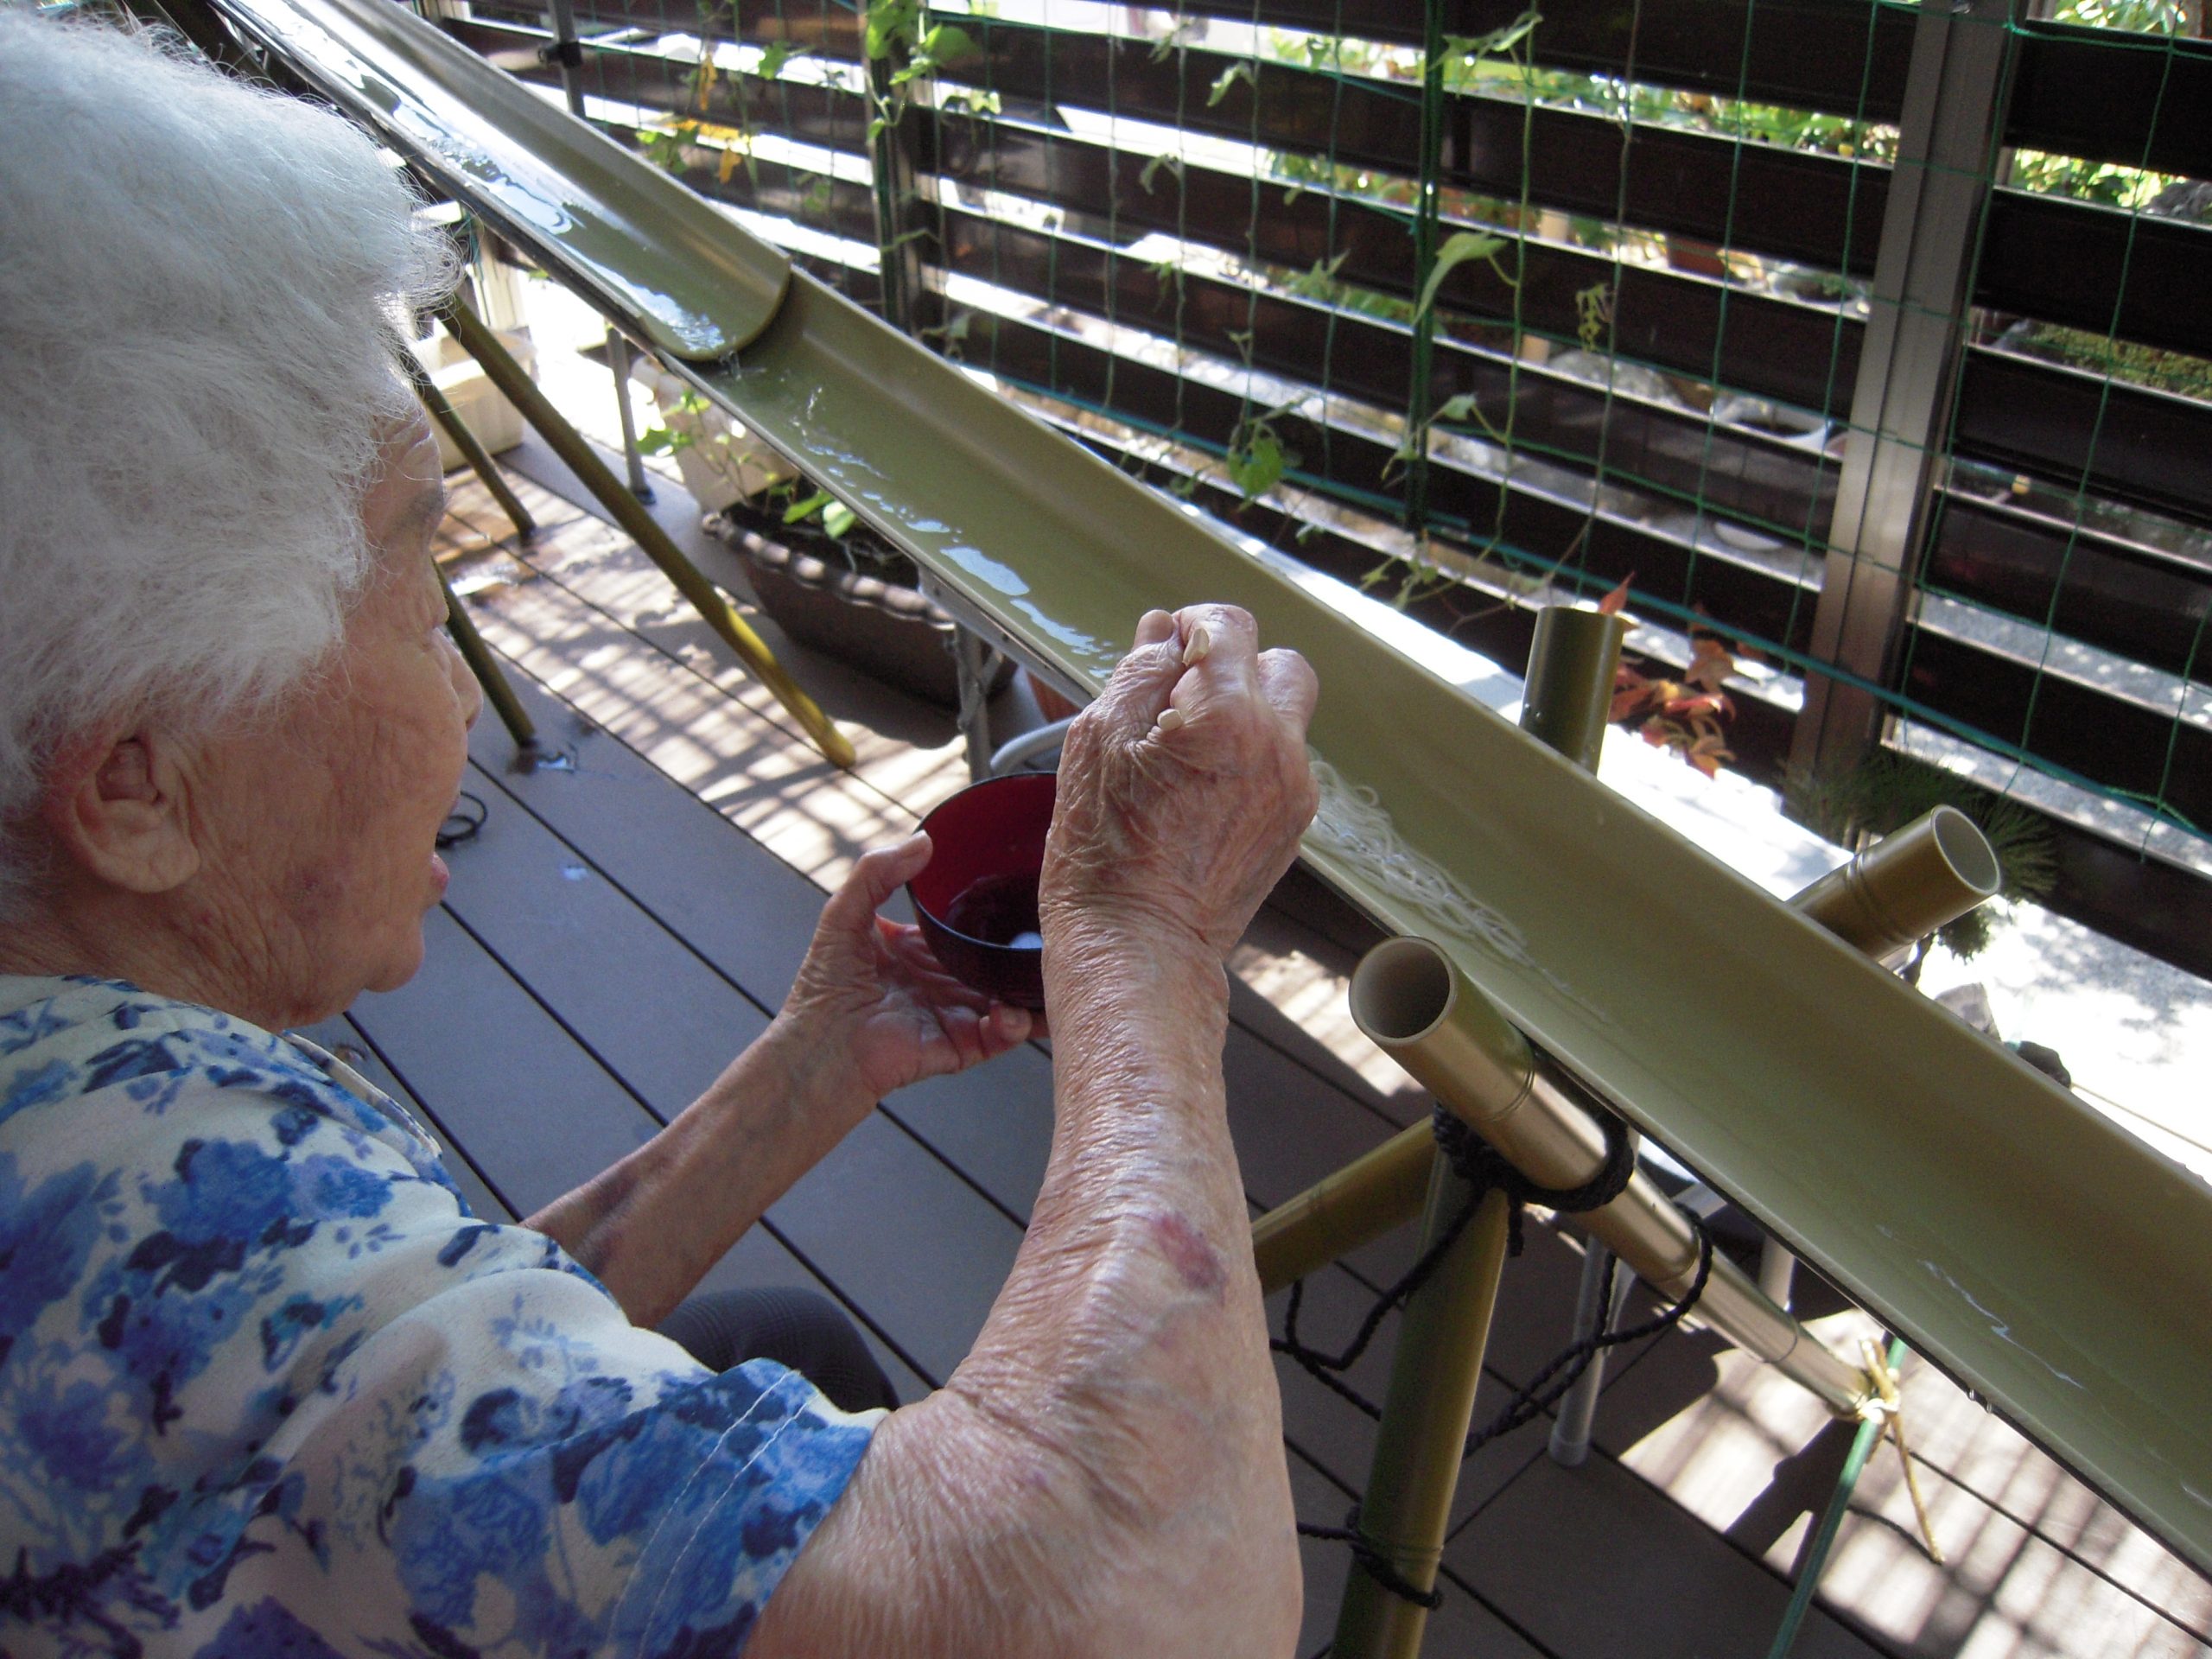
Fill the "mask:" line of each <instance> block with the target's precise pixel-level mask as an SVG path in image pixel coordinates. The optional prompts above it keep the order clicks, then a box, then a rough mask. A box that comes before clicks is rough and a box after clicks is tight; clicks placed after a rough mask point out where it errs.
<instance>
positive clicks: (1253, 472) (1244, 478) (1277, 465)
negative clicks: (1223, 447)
mask: <svg viewBox="0 0 2212 1659" xmlns="http://www.w3.org/2000/svg"><path fill="white" fill-rule="evenodd" d="M1289 462H1290V457H1289V455H1288V454H1287V453H1286V452H1285V451H1284V449H1283V447H1282V444H1281V442H1280V441H1279V440H1278V439H1277V438H1276V437H1275V435H1274V433H1272V432H1270V431H1268V429H1266V428H1265V427H1262V428H1260V429H1258V430H1257V431H1255V432H1254V433H1253V434H1252V435H1251V436H1250V439H1249V442H1246V444H1245V445H1244V447H1243V449H1241V450H1237V449H1231V450H1230V452H1229V454H1227V455H1225V456H1224V457H1223V461H1222V464H1223V465H1224V467H1226V468H1227V470H1228V473H1229V481H1230V483H1232V484H1234V485H1235V486H1236V493H1238V494H1239V495H1241V496H1243V498H1244V499H1246V500H1247V501H1256V500H1258V499H1260V498H1261V497H1262V496H1263V495H1265V494H1266V493H1268V491H1269V490H1272V489H1273V488H1274V486H1276V485H1278V484H1280V483H1281V482H1282V475H1283V471H1284V469H1285V468H1286V467H1287V466H1288V465H1289Z"/></svg>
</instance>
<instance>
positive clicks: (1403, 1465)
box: [1329, 1159, 1508, 1659]
mask: <svg viewBox="0 0 2212 1659" xmlns="http://www.w3.org/2000/svg"><path fill="white" fill-rule="evenodd" d="M1470 1196H1471V1188H1470V1187H1469V1186H1468V1185H1467V1183H1466V1182H1465V1180H1463V1179H1460V1177H1459V1175H1458V1173H1455V1172H1454V1171H1453V1170H1452V1166H1450V1165H1449V1164H1447V1163H1446V1162H1445V1161H1444V1160H1441V1159H1439V1160H1436V1161H1435V1166H1434V1169H1433V1172H1432V1173H1431V1176H1430V1180H1429V1188H1428V1208H1427V1214H1426V1217H1425V1219H1424V1221H1423V1224H1422V1226H1421V1249H1423V1250H1424V1251H1426V1250H1427V1249H1428V1248H1429V1246H1430V1245H1431V1244H1432V1243H1434V1241H1435V1240H1436V1239H1437V1238H1438V1237H1439V1236H1440V1235H1441V1234H1442V1232H1443V1230H1445V1229H1446V1228H1447V1227H1449V1226H1450V1225H1451V1224H1452V1219H1453V1218H1454V1217H1457V1216H1458V1215H1459V1211H1461V1210H1462V1209H1463V1208H1464V1207H1465V1205H1466V1203H1467V1200H1468V1198H1469V1197H1470ZM1507 1210H1508V1201H1507V1198H1506V1196H1505V1194H1504V1193H1503V1192H1498V1191H1497V1190H1495V1189H1493V1190H1492V1191H1491V1192H1485V1193H1484V1194H1483V1196H1482V1200H1481V1202H1480V1204H1479V1205H1478V1206H1477V1207H1476V1210H1475V1215H1474V1218H1473V1220H1471V1221H1470V1222H1469V1223H1468V1224H1467V1226H1466V1229H1465V1231H1463V1232H1462V1233H1461V1234H1460V1235H1459V1239H1458V1240H1457V1242H1455V1243H1453V1244H1452V1248H1451V1249H1449V1250H1447V1251H1446V1252H1445V1255H1444V1258H1443V1259H1442V1260H1441V1261H1440V1262H1438V1263H1437V1264H1436V1270H1435V1271H1434V1272H1433V1273H1432V1274H1430V1275H1429V1277H1428V1280H1427V1282H1426V1283H1425V1284H1423V1285H1422V1286H1421V1288H1420V1289H1419V1290H1416V1291H1415V1292H1414V1294H1413V1296H1412V1297H1411V1299H1410V1300H1408V1302H1407V1303H1406V1312H1405V1325H1404V1327H1403V1329H1402V1330H1401V1331H1400V1332H1398V1348H1397V1352H1396V1353H1395V1355H1394V1356H1393V1357H1392V1359H1391V1362H1390V1390H1389V1394H1388V1395H1386V1396H1385V1397H1384V1402H1383V1421H1382V1424H1381V1426H1380V1427H1378V1428H1377V1430H1376V1440H1375V1461H1374V1464H1373V1466H1372V1467H1371V1468H1370V1471H1369V1472H1368V1477H1367V1497H1366V1498H1365V1500H1364V1501H1363V1503H1361V1505H1360V1511H1359V1532H1360V1534H1361V1535H1362V1536H1363V1538H1364V1539H1365V1540H1366V1541H1367V1542H1368V1543H1369V1544H1370V1546H1372V1547H1373V1548H1375V1549H1376V1550H1378V1551H1379V1552H1381V1554H1383V1557H1384V1558H1385V1559H1386V1560H1388V1561H1389V1563H1390V1566H1391V1567H1393V1568H1394V1569H1395V1571H1396V1572H1397V1573H1398V1575H1399V1577H1401V1578H1402V1579H1404V1580H1407V1581H1408V1583H1409V1584H1411V1585H1412V1586H1414V1588H1416V1589H1419V1590H1423V1591H1427V1590H1430V1589H1433V1587H1434V1586H1435V1583H1436V1573H1437V1568H1438V1567H1439V1566H1440V1563H1441V1562H1442V1560H1443V1559H1444V1529H1445V1527H1446V1524H1447V1523H1448V1522H1449V1521H1450V1519H1451V1512H1452V1491H1453V1490H1454V1488H1456V1487H1457V1486H1458V1484H1459V1453H1460V1451H1461V1449H1462V1448H1463V1447H1464V1446H1465V1445H1466V1440H1467V1425H1468V1423H1469V1421H1471V1419H1472V1418H1473V1416H1474V1411H1475V1389H1476V1386H1477V1384H1478V1383H1479V1382H1480V1381H1481V1379H1482V1369H1483V1350H1484V1346H1485V1345H1486V1344H1488V1342H1489V1340H1490V1322H1491V1311H1492V1310H1493V1309H1494V1308H1495V1307H1496V1306H1497V1285H1498V1279H1499V1276H1500V1275H1501V1274H1502V1273H1503V1270H1504V1268H1505V1241H1506V1216H1507ZM1427 1624H1428V1610H1427V1608H1426V1607H1423V1606H1421V1605H1420V1604H1418V1603H1416V1602H1412V1601H1408V1600H1407V1599H1405V1598H1404V1597H1403V1596H1402V1595H1399V1594H1397V1593H1396V1592H1394V1591H1391V1590H1388V1589H1386V1588H1384V1587H1383V1585H1382V1584H1381V1582H1379V1581H1378V1580H1376V1578H1375V1576H1374V1575H1373V1574H1372V1573H1370V1572H1369V1571H1368V1570H1367V1568H1366V1567H1364V1566H1363V1565H1362V1564H1361V1563H1360V1562H1358V1561H1357V1560H1355V1561H1354V1562H1353V1563H1352V1566H1351V1578H1350V1579H1349V1580H1347V1581H1346V1583H1345V1585H1344V1604H1343V1605H1342V1606H1341V1607H1340V1608H1339V1609H1338V1614H1337V1634H1336V1639H1335V1641H1334V1642H1333V1643H1332V1644H1331V1646H1330V1649H1329V1651H1330V1652H1331V1653H1332V1655H1334V1656H1336V1659H1417V1656H1418V1655H1419V1654H1420V1652H1421V1635H1422V1632H1423V1631H1424V1630H1426V1629H1427Z"/></svg>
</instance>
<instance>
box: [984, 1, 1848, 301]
mask: <svg viewBox="0 0 2212 1659" xmlns="http://www.w3.org/2000/svg"><path fill="white" fill-rule="evenodd" d="M971 32H973V33H974V34H975V35H976V38H977V44H978V47H979V48H980V49H979V51H978V53H977V54H976V56H974V57H972V58H967V59H963V60H959V61H957V62H955V63H953V64H951V65H950V66H948V67H947V68H946V70H945V71H944V79H946V80H947V81H949V82H952V83H957V84H961V85H966V86H977V87H983V88H988V90H990V91H992V92H996V93H998V94H999V95H1000V96H1001V99H1007V98H1013V99H1020V100H1021V101H1023V102H1025V103H1027V104H1030V105H1036V106H1038V107H1039V109H1040V110H1043V111H1047V112H1048V113H1049V112H1050V111H1051V110H1052V107H1053V106H1054V105H1071V106H1075V107H1079V108H1086V109H1096V110H1098V111H1099V112H1100V113H1102V114H1106V113H1110V114H1114V115H1116V116H1121V117H1125V118H1132V119H1137V120H1144V121H1150V122H1154V123H1155V124H1159V125H1162V126H1166V127H1175V128H1180V129H1182V130H1185V131H1190V132H1198V133H1205V134H1210V135H1211V136H1214V137H1221V138H1226V139H1230V140H1232V141H1234V142H1236V143H1252V144H1255V145H1257V146H1259V147H1260V148H1262V149H1273V150H1281V151H1285V152H1289V153H1294V154H1301V155H1310V156H1315V157H1323V156H1334V157H1335V159H1336V161H1337V162H1338V165H1340V166H1347V167H1354V166H1356V167H1363V168H1373V169H1376V170H1380V171H1383V172H1388V173H1393V174H1396V175H1401V176H1404V177H1411V176H1414V175H1417V174H1418V173H1419V172H1420V170H1421V163H1420V153H1421V150H1420V146H1421V106H1420V103H1419V101H1418V99H1417V98H1416V97H1415V96H1414V90H1413V89H1411V88H1408V87H1405V86H1383V85H1380V84H1377V83H1373V82H1365V81H1362V80H1359V79H1345V80H1344V81H1343V83H1342V84H1341V85H1339V84H1338V80H1337V79H1336V78H1335V77H1333V76H1332V75H1330V74H1327V73H1316V72H1313V71H1308V70H1306V69H1301V68H1297V67H1292V66H1289V65H1285V64H1276V63H1262V64H1260V65H1259V66H1258V67H1257V68H1256V69H1254V68H1252V67H1251V65H1250V60H1248V59H1245V58H1243V57H1239V56H1236V55H1233V54H1227V53H1219V52H1209V51H1205V50H1203V49H1201V48H1185V49H1184V50H1182V51H1179V52H1177V53H1173V54H1169V55H1167V56H1166V57H1156V56H1155V55H1154V53H1153V51H1152V48H1150V47H1149V46H1148V45H1147V43H1146V42H1144V41H1115V40H1112V39H1110V38H1109V37H1106V36H1103V35H1077V34H1072V33H1069V32H1065V31H1062V30H1055V29H1039V28H1035V27H1032V26H1028V25H1024V24H1015V23H993V24H988V25H985V26H977V27H976V28H974V29H972V30H971ZM1239 71H1243V73H1246V74H1249V76H1250V79H1249V80H1248V79H1243V78H1239V77H1238V75H1237V72H1239ZM1224 78H1227V79H1224ZM1217 85H1220V86H1224V91H1223V92H1221V94H1220V96H1219V97H1218V99H1216V98H1215V97H1214V95H1213V94H1212V92H1211V90H1210V89H1211V88H1212V87H1214V86H1217ZM1109 92H1110V97H1109ZM1255 103H1256V111H1255ZM1109 105H1110V109H1109V107H1108V106H1109ZM1446 111H1447V113H1446V125H1445V149H1444V156H1443V165H1442V171H1441V174H1440V176H1441V178H1442V179H1443V180H1444V181H1445V183H1446V185H1447V186H1449V187H1452V188H1460V189H1466V190H1471V191H1475V192H1478V193H1480V194H1485V195H1490V196H1493V197H1497V198H1501V199H1503V200H1517V199H1518V198H1519V196H1520V194H1521V188H1522V186H1521V173H1522V168H1521V160H1522V124H1523V120H1524V111H1523V107H1522V104H1521V102H1520V101H1519V100H1518V99H1512V98H1504V97H1488V96H1483V95H1478V94H1469V95H1464V96H1462V95H1453V96H1452V97H1450V98H1449V99H1447V101H1446ZM1529 121H1530V124H1531V127H1532V130H1531V132H1530V133H1529V144H1528V151H1529V162H1530V184H1529V198H1530V200H1531V203H1532V204H1533V205H1534V206H1535V207H1548V208H1552V209H1555V210H1557V211H1559V212H1562V213H1580V214H1586V215H1590V216H1593V217H1597V218H1601V219H1609V220H1610V219H1618V220H1619V221H1620V222H1622V223H1624V224H1627V225H1630V226H1637V227H1638V228H1642V229H1646V230H1651V231H1657V232H1675V233H1676V234H1681V235H1688V236H1690V237H1692V238H1696V239H1699V240H1702V241H1707V242H1713V243H1726V244H1727V245H1729V246H1731V247H1733V248H1738V249H1740V250H1743V251H1749V252H1757V253H1764V254H1769V255H1772V256H1774V257H1780V258H1786V259H1791V260H1795V261H1798V262H1800V263H1802V264H1814V265H1821V266H1825V267H1827V268H1828V269H1831V270H1846V269H1848V270H1853V271H1856V272H1861V273H1866V272H1871V271H1872V269H1873V261H1874V245H1875V240H1876V238H1877V237H1878V234H1879V232H1880V229H1881V223H1882V204H1883V200H1884V196H1885V187H1886V182H1887V171H1886V169H1885V168H1880V167H1878V166H1874V165H1872V164H1856V165H1855V164H1854V163H1853V162H1850V161H1847V160H1845V159H1843V158H1841V157H1838V156H1819V155H1812V154H1808V153H1803V152H1800V151H1795V150H1789V149H1781V148H1779V147H1777V146H1772V145H1765V144H1739V143H1737V142H1736V141H1735V140H1733V139H1732V138H1726V137H1717V136H1714V135H1710V134H1705V133H1696V132H1686V131H1680V130H1669V129H1666V128H1662V127H1656V126H1650V125H1645V126H1641V127H1639V128H1637V132H1636V137H1635V141H1634V143H1631V144H1630V145H1629V146H1628V147H1627V149H1626V151H1625V162H1626V167H1627V179H1626V181H1625V188H1624V181H1623V178H1622V169H1623V164H1624V149H1623V145H1622V143H1621V130H1620V126H1619V124H1618V123H1617V122H1615V121H1612V120H1611V119H1609V118H1606V117H1604V116H1601V115H1596V114H1590V113H1586V112H1583V111H1573V110H1561V109H1550V108H1539V109H1537V110H1535V111H1534V112H1533V115H1532V116H1530V117H1529ZM1147 159H1148V158H1147Z"/></svg>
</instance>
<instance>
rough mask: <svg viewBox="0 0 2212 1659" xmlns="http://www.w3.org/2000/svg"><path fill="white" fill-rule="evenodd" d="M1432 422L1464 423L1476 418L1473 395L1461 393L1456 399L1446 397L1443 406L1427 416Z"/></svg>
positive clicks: (1467, 392)
mask: <svg viewBox="0 0 2212 1659" xmlns="http://www.w3.org/2000/svg"><path fill="white" fill-rule="evenodd" d="M1429 418H1430V419H1431V420H1433V421H1466V420H1473V419H1476V418H1477V416H1476V413H1475V394H1474V393H1473V392H1471V391H1463V392H1461V393H1460V394H1459V396H1458V397H1447V398H1446V399H1445V400H1444V406H1443V407H1442V408H1441V409H1440V410H1437V411H1436V413H1435V414H1433V415H1432V416H1429Z"/></svg>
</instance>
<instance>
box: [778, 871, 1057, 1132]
mask: <svg viewBox="0 0 2212 1659" xmlns="http://www.w3.org/2000/svg"><path fill="white" fill-rule="evenodd" d="M929 861H930V841H929V837H928V836H924V835H915V836H912V837H910V838H909V839H908V840H906V841H905V842H901V843H900V844H899V845H898V846H896V847H880V848H878V849H875V850H874V852H871V853H868V854H866V855H863V856H862V857H861V861H860V862H859V863H858V864H857V865H855V867H854V868H853V873H852V874H851V875H849V876H848V877H847V878H846V880H845V885H844V886H843V887H840V888H839V889H838V890H837V892H836V893H835V894H834V895H833V896H832V897H831V898H830V900H829V903H828V904H827V905H826V906H823V911H822V920H821V922H820V924H819V925H817V927H816V929H815V931H814V943H813V944H812V945H811V946H810V947H809V948H808V950H807V953H806V961H805V962H804V963H803V964H802V965H801V967H800V968H799V970H798V982H796V983H795V984H794V985H793V986H792V987H791V996H790V997H789V999H788V1000H787V1001H785V1004H784V1011H783V1013H782V1014H779V1016H778V1023H779V1025H785V1026H786V1027H788V1034H789V1035H790V1036H791V1037H792V1038H793V1039H797V1040H798V1043H799V1044H800V1045H801V1046H803V1047H804V1050H805V1051H806V1052H807V1053H808V1054H809V1057H810V1061H811V1065H810V1066H809V1068H808V1069H809V1070H810V1071H813V1072H814V1077H813V1078H812V1079H811V1081H812V1082H813V1083H814V1084H816V1086H817V1087H819V1088H823V1089H827V1090H829V1091H830V1092H831V1094H832V1096H833V1097H836V1098H838V1099H839V1103H841V1104H842V1105H844V1106H846V1107H848V1108H849V1109H853V1110H855V1111H856V1112H863V1113H864V1112H865V1111H866V1110H867V1109H868V1107H870V1106H873V1105H874V1103H876V1102H877V1101H879V1100H880V1099H881V1098H882V1097H883V1096H886V1095H887V1094H890V1093H891V1092H892V1091H893V1090H897V1089H902V1088H904V1087H906V1084H910V1083H918V1082H920V1081H921V1080H922V1079H923V1078H925V1077H942V1076H944V1074H946V1073H947V1072H951V1071H965V1070H966V1069H967V1068H968V1067H969V1066H971V1065H976V1063H977V1062H979V1061H982V1060H988V1059H989V1058H992V1057H993V1056H994V1055H997V1054H1002V1053H1004V1052H1006V1051H1007V1049H1009V1048H1012V1047H1014V1046H1015V1045H1016V1044H1017V1043H1020V1042H1023V1041H1026V1040H1027V1039H1028V1038H1029V1037H1030V1036H1031V1035H1032V1033H1033V1027H1035V1026H1036V1025H1037V1024H1038V1023H1039V1022H1037V1021H1036V1020H1033V1018H1032V1017H1031V1015H1030V1014H1027V1012H1025V1011H1024V1010H1022V1009H1020V1008H1014V1007H1007V1006H1005V1005H1004V1004H1002V1003H997V1002H994V1001H991V1000H990V999H989V998H988V997H987V996H985V995H982V993H981V992H978V991H972V990H969V988H967V987H966V986H965V985H963V984H962V983H961V982H959V981H958V980H957V979H955V978H953V977H952V976H951V975H950V974H948V973H946V972H945V971H944V969H943V968H941V967H939V966H938V960H937V958H936V957H934V956H932V955H931V954H930V948H929V946H928V945H927V944H925V943H924V942H923V939H922V934H921V930H920V929H919V928H917V927H910V926H906V925H901V924H899V923H897V922H893V921H889V920H887V919H886V918H883V917H880V916H879V915H877V914H876V913H875V912H876V911H877V909H878V907H880V906H881V905H882V904H883V903H884V902H885V901H886V900H887V899H889V898H890V897H891V895H892V894H893V893H896V892H898V890H899V888H900V887H903V886H905V885H906V882H908V881H909V880H912V879H913V877H914V876H916V875H917V874H920V872H921V871H922V869H923V868H925V866H926V865H927V864H928V863H929Z"/></svg>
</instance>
